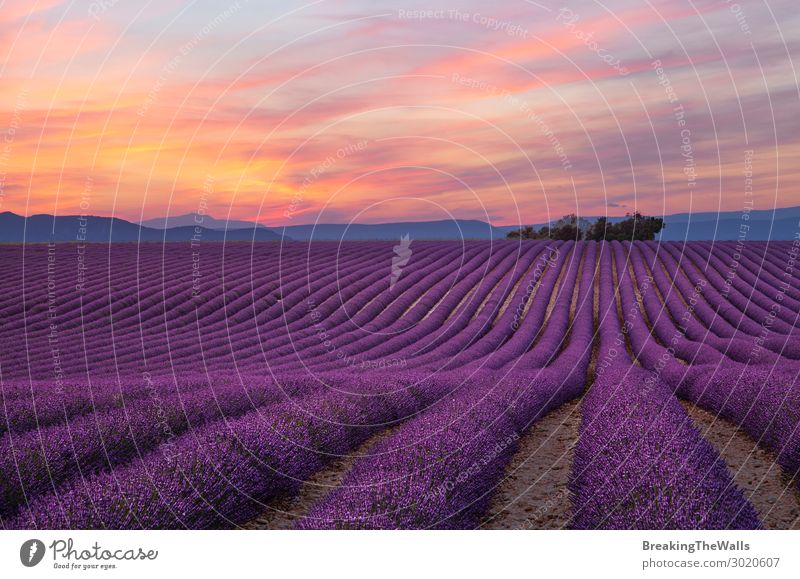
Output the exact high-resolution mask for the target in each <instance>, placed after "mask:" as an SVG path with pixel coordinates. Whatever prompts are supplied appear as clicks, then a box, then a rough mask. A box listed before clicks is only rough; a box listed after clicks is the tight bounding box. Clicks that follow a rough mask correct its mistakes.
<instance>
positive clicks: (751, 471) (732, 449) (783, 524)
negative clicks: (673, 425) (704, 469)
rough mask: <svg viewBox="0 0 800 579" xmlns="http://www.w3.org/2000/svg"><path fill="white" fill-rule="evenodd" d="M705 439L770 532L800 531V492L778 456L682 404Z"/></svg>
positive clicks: (733, 428)
mask: <svg viewBox="0 0 800 579" xmlns="http://www.w3.org/2000/svg"><path fill="white" fill-rule="evenodd" d="M681 404H683V407H684V408H685V409H686V412H687V413H688V414H689V416H690V417H691V418H692V420H693V421H694V423H695V425H696V426H697V428H699V430H700V432H701V433H702V434H703V437H704V438H705V439H706V440H708V442H710V443H711V445H712V446H713V447H714V448H715V449H716V451H717V452H718V453H719V454H720V456H721V457H722V458H723V459H724V460H725V462H726V463H727V464H728V468H729V469H730V471H731V474H732V475H733V478H734V480H735V481H736V484H737V485H738V486H739V488H740V489H742V492H744V496H745V498H747V500H749V501H750V502H751V503H752V505H753V506H754V507H755V508H756V511H758V515H759V517H760V518H761V521H762V522H763V523H764V526H765V527H766V528H767V529H800V493H798V491H797V488H796V486H795V485H794V484H792V481H790V480H788V476H787V475H786V474H785V473H784V472H783V470H782V469H781V467H780V465H778V463H777V462H775V456H774V455H773V454H772V453H770V452H767V451H765V450H764V449H762V448H760V447H759V446H757V445H756V443H755V442H754V441H753V440H752V439H751V438H750V437H749V436H747V434H745V433H744V432H743V431H742V430H741V429H740V428H738V427H736V426H735V425H733V424H731V423H730V422H728V421H726V420H724V419H722V418H716V417H715V416H714V415H713V414H711V413H709V412H706V411H705V410H703V409H701V408H698V407H696V406H694V405H693V404H691V403H689V402H686V401H682V402H681Z"/></svg>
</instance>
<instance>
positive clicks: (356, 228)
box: [0, 207, 800, 243]
mask: <svg viewBox="0 0 800 579" xmlns="http://www.w3.org/2000/svg"><path fill="white" fill-rule="evenodd" d="M744 215H745V214H743V213H742V212H720V213H711V212H702V213H676V214H673V215H666V216H664V222H665V223H666V227H665V229H664V230H663V231H662V233H661V236H660V238H661V239H662V240H664V241H680V240H684V239H686V240H709V239H718V240H735V239H739V237H740V235H741V236H742V238H744V239H748V240H766V239H793V238H794V236H795V235H797V234H798V233H799V232H800V207H786V208H781V209H775V210H774V211H773V210H758V211H750V212H749V213H747V214H746V215H747V216H748V217H747V218H745V217H744ZM586 219H587V220H589V221H594V220H596V219H597V217H587V218H586ZM609 219H610V220H611V221H619V220H621V219H624V217H612V218H609ZM198 222H200V224H198ZM544 225H547V224H546V223H538V224H534V225H533V227H535V228H539V227H542V226H544ZM84 229H85V237H86V239H85V241H89V242H105V243H108V242H109V241H113V242H131V241H190V240H192V239H193V238H194V239H196V240H197V241H252V240H256V241H275V240H279V239H282V238H283V239H284V240H286V241H292V240H296V241H308V240H315V241H366V240H392V241H393V240H397V239H400V237H402V236H404V235H409V236H410V237H411V239H417V240H422V239H434V240H435V239H503V238H505V237H506V235H507V234H508V232H509V231H512V230H514V229H517V227H516V226H511V225H502V226H497V225H491V224H489V223H486V222H485V221H478V220H469V219H456V220H447V221H404V222H396V223H374V224H363V223H356V224H349V225H348V224H344V223H323V224H318V225H290V226H287V227H274V228H268V227H265V226H263V225H260V224H257V223H254V222H251V221H241V220H231V221H227V220H224V219H215V218H213V217H211V216H209V215H203V216H199V215H196V214H191V213H190V214H186V215H178V216H175V217H169V218H158V219H149V220H146V221H143V222H142V223H141V224H136V223H131V222H130V221H125V220H124V219H119V218H116V217H87V218H86V222H85V223H81V221H80V218H79V217H78V216H76V215H67V216H59V217H53V216H52V215H32V216H31V217H28V218H25V217H22V216H20V215H16V214H14V213H10V212H5V213H0V242H7V243H8V242H21V241H28V242H47V241H77V240H78V234H79V233H80V232H82V231H83V230H84Z"/></svg>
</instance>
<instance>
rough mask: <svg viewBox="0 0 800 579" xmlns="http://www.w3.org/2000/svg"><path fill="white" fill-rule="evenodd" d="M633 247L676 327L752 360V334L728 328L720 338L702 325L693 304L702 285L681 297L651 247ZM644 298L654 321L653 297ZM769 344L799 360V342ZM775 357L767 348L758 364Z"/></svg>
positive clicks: (695, 338)
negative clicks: (782, 344)
mask: <svg viewBox="0 0 800 579" xmlns="http://www.w3.org/2000/svg"><path fill="white" fill-rule="evenodd" d="M635 247H636V249H638V250H639V251H640V252H641V254H642V255H643V257H644V261H645V262H646V263H647V266H648V268H649V270H650V273H651V275H652V279H653V280H654V282H655V286H656V288H657V289H658V291H659V293H660V294H661V299H662V300H663V303H664V306H665V308H666V310H667V311H666V312H664V314H662V315H671V317H672V322H673V324H674V326H675V328H678V329H680V332H681V333H683V334H684V335H685V336H686V337H687V338H689V339H690V340H692V341H695V342H699V343H702V344H707V345H709V346H712V347H713V348H715V349H717V350H718V351H719V352H722V353H723V354H724V355H726V356H728V357H729V358H731V359H733V360H736V361H738V362H746V361H747V360H748V359H751V355H750V352H751V350H752V347H753V343H754V342H753V337H751V336H748V335H747V334H744V333H741V332H736V331H735V330H733V328H731V331H730V332H729V333H728V335H729V337H720V336H718V335H717V334H715V333H713V332H712V330H711V328H709V327H708V326H706V325H704V324H703V323H702V322H701V320H700V319H699V317H698V312H697V307H696V304H697V303H698V302H699V301H700V299H701V298H700V296H699V291H700V290H701V289H702V288H698V289H697V291H696V292H695V295H691V294H689V295H684V296H682V295H681V294H680V290H679V289H678V287H677V284H675V283H674V282H673V281H672V280H670V279H668V278H667V277H666V275H665V273H664V270H663V269H662V268H661V267H660V265H659V263H658V257H657V256H656V255H655V254H654V253H653V252H652V250H651V248H650V247H649V246H648V245H646V244H636V245H635ZM633 253H634V263H636V260H637V259H638V255H636V252H635V251H634V252H633ZM635 267H636V266H635ZM636 275H637V278H639V279H644V278H643V277H641V276H640V274H639V272H638V271H637V274H636ZM642 275H644V276H646V275H647V274H646V272H644V271H642ZM647 299H648V301H650V302H651V303H647V307H648V311H647V314H648V317H650V319H651V320H653V319H654V316H655V317H656V318H657V317H658V315H657V314H656V312H655V307H654V304H653V303H652V297H648V298H647ZM710 319H712V320H714V321H717V322H718V321H720V318H719V317H717V318H710ZM712 326H713V323H712ZM771 345H772V346H773V348H775V349H777V350H778V351H779V352H781V354H782V355H784V356H786V357H788V358H792V359H800V344H798V345H797V347H791V346H792V345H791V344H788V345H787V347H782V346H779V345H778V344H776V343H775V341H773V342H772V343H771ZM778 360H780V355H779V354H777V353H776V352H775V351H773V350H769V351H765V353H764V356H763V359H761V360H759V363H761V364H767V363H770V364H771V363H774V362H776V361H778Z"/></svg>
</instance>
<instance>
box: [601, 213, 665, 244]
mask: <svg viewBox="0 0 800 579" xmlns="http://www.w3.org/2000/svg"><path fill="white" fill-rule="evenodd" d="M662 229H664V220H663V219H662V218H661V217H646V216H644V215H642V214H641V213H639V212H638V211H635V212H634V213H633V214H630V213H628V214H627V215H626V219H623V220H622V221H620V222H618V223H609V222H608V219H607V218H605V217H600V218H598V219H597V221H596V222H595V223H594V225H592V226H591V227H590V228H589V229H588V230H587V232H586V239H589V240H594V241H601V240H603V239H606V240H608V241H613V240H617V241H624V240H629V241H641V240H652V239H655V238H656V235H657V234H658V233H659V232H660V231H661V230H662Z"/></svg>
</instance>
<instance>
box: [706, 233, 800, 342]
mask: <svg viewBox="0 0 800 579" xmlns="http://www.w3.org/2000/svg"><path fill="white" fill-rule="evenodd" d="M692 250H693V251H694V253H695V254H696V255H697V256H698V258H699V259H700V260H702V263H704V264H706V265H707V267H706V269H709V268H713V271H714V274H715V275H714V277H715V278H716V279H718V280H722V283H723V284H724V285H723V287H724V288H731V290H733V289H735V290H736V291H737V292H738V293H739V294H740V295H741V296H743V297H744V298H745V299H746V300H747V301H748V302H752V303H754V304H756V305H758V306H759V307H760V308H762V310H764V311H766V312H769V311H770V310H771V309H772V308H774V307H775V306H778V307H781V306H783V307H785V308H787V309H788V310H789V311H793V312H798V311H800V303H798V302H797V301H796V300H795V299H793V298H792V296H791V295H790V294H789V293H788V290H789V289H790V288H791V286H790V285H788V284H787V286H786V288H785V289H781V288H780V286H779V285H773V284H767V283H764V282H763V281H762V280H761V279H760V278H759V277H758V276H756V275H750V276H748V272H747V270H746V269H745V268H742V269H741V270H740V271H738V272H736V273H738V274H739V275H730V276H729V275H727V273H728V270H729V268H730V266H729V265H728V266H726V265H725V264H724V263H723V262H722V260H721V259H720V257H719V256H718V254H719V253H722V252H720V251H718V252H714V251H711V249H710V248H709V247H708V246H707V245H706V244H705V243H697V244H694V245H693V246H692ZM759 273H760V272H759ZM723 276H725V277H723ZM747 277H749V279H750V280H751V281H752V283H748V282H747V281H746V279H745V278H747ZM783 321H784V322H785V323H786V329H787V332H785V333H792V332H796V331H797V328H798V322H797V321H796V320H792V319H791V317H788V316H787V317H786V318H785V319H784V320H783Z"/></svg>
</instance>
